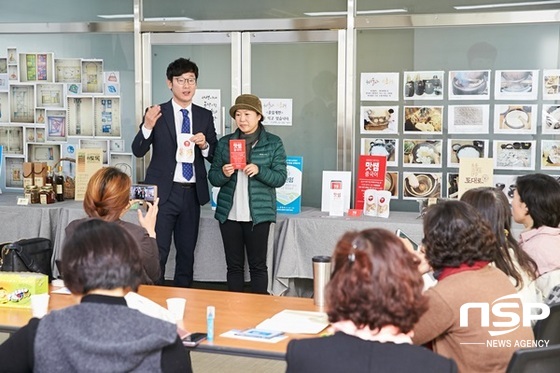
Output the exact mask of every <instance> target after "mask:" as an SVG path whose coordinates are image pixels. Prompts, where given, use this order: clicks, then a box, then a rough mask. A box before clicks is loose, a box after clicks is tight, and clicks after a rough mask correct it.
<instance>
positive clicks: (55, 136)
mask: <svg viewBox="0 0 560 373" xmlns="http://www.w3.org/2000/svg"><path fill="white" fill-rule="evenodd" d="M46 115H47V119H46V130H47V141H66V111H63V110H47V111H46Z"/></svg>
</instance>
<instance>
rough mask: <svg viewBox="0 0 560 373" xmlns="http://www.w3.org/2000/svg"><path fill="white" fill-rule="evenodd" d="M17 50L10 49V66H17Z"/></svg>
mask: <svg viewBox="0 0 560 373" xmlns="http://www.w3.org/2000/svg"><path fill="white" fill-rule="evenodd" d="M17 54H18V53H17V48H8V65H17Z"/></svg>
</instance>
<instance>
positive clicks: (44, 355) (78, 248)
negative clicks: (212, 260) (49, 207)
mask: <svg viewBox="0 0 560 373" xmlns="http://www.w3.org/2000/svg"><path fill="white" fill-rule="evenodd" d="M62 272H63V273H64V283H65V284H66V286H67V287H68V289H69V290H70V291H71V292H72V295H73V296H74V297H76V298H77V300H80V303H79V304H77V305H74V306H71V307H67V308H64V309H61V310H56V311H51V312H50V313H49V314H47V315H46V316H45V317H44V318H42V319H37V318H33V319H31V320H30V321H29V324H27V325H26V326H24V327H22V328H21V329H19V330H18V331H17V332H16V333H14V334H13V335H12V336H11V337H10V338H9V339H8V340H7V341H6V342H4V343H3V344H2V345H0V361H1V362H2V363H1V368H0V370H2V371H7V372H32V371H33V372H158V371H160V372H161V371H162V372H192V367H191V361H190V356H189V353H188V351H187V350H186V348H185V347H184V346H183V344H182V342H181V340H180V339H179V337H178V335H177V326H176V325H175V324H174V323H170V322H167V321H163V320H159V319H157V318H153V317H150V316H146V315H144V314H143V313H141V312H139V311H137V310H134V309H131V308H129V307H127V304H126V301H125V298H124V296H125V294H126V293H127V292H128V291H136V290H137V288H138V285H139V284H140V279H141V276H142V264H141V260H140V251H139V248H138V245H137V244H136V241H135V240H134V239H133V238H132V236H131V235H130V234H128V233H127V232H126V231H125V230H124V229H122V228H121V227H120V226H119V225H118V224H116V223H109V222H105V221H102V220H99V219H91V220H89V221H87V222H84V223H82V224H80V225H79V226H78V227H77V228H76V231H75V232H74V234H73V235H72V236H71V237H70V238H69V239H68V240H67V241H66V243H65V245H64V251H63V253H62Z"/></svg>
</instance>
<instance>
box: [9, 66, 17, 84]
mask: <svg viewBox="0 0 560 373" xmlns="http://www.w3.org/2000/svg"><path fill="white" fill-rule="evenodd" d="M8 79H9V80H10V81H18V80H19V74H18V67H17V65H8Z"/></svg>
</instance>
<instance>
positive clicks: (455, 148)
mask: <svg viewBox="0 0 560 373" xmlns="http://www.w3.org/2000/svg"><path fill="white" fill-rule="evenodd" d="M486 157H488V140H466V139H449V140H448V141H447V166H448V167H459V161H460V160H461V158H486Z"/></svg>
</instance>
